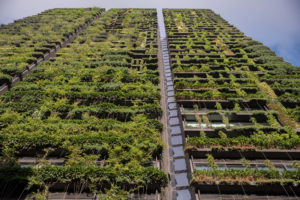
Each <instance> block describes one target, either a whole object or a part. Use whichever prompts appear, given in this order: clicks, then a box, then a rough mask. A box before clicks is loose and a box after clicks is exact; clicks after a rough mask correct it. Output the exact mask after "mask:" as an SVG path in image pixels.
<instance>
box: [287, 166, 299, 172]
mask: <svg viewBox="0 0 300 200" xmlns="http://www.w3.org/2000/svg"><path fill="white" fill-rule="evenodd" d="M285 168H286V170H291V171H296V170H297V169H296V168H295V167H293V166H292V165H286V166H285Z"/></svg>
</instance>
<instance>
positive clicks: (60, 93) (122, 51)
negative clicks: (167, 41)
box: [0, 9, 167, 195]
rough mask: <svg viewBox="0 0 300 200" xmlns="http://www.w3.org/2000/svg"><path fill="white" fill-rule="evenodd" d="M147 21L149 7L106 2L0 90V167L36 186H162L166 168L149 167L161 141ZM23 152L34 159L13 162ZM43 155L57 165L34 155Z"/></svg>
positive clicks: (150, 21)
mask: <svg viewBox="0 0 300 200" xmlns="http://www.w3.org/2000/svg"><path fill="white" fill-rule="evenodd" d="M116 21H119V22H120V23H121V25H118V24H114V23H115V22H116ZM156 23H157V20H156V11H155V10H154V9H111V10H109V11H108V12H105V13H104V14H103V15H102V16H101V17H100V18H99V19H97V20H95V21H94V22H93V23H92V25H91V26H89V27H88V28H87V30H86V31H84V32H83V33H82V34H80V36H79V37H77V39H76V40H75V41H74V43H72V44H71V45H70V46H68V47H66V48H63V49H61V50H60V51H59V53H58V54H57V57H55V58H54V59H52V60H51V61H47V62H43V63H41V64H40V65H39V66H38V67H37V68H36V69H35V70H34V71H33V73H31V74H29V75H28V76H27V77H26V78H24V79H23V80H22V81H20V82H18V83H17V84H16V86H15V87H13V88H12V90H11V91H8V92H6V93H4V94H3V95H2V96H1V106H0V149H1V157H0V159H1V161H2V164H1V165H3V168H1V169H0V173H2V170H5V169H7V168H8V167H11V166H13V168H11V169H12V171H11V172H10V175H11V177H12V179H22V180H25V181H26V182H27V183H28V189H29V188H31V189H33V190H34V189H36V188H39V189H40V190H41V191H36V192H37V193H36V194H37V195H47V191H48V188H49V187H50V188H51V185H53V183H78V184H82V186H83V187H84V188H86V189H89V190H90V191H92V192H94V193H99V191H106V190H107V191H110V190H111V189H112V188H114V187H117V188H119V189H120V190H121V191H119V192H120V193H123V192H124V191H123V190H130V192H135V191H137V190H140V189H143V191H147V190H151V191H150V192H154V191H155V190H156V189H160V187H164V186H165V185H166V183H167V176H166V174H165V173H164V172H163V171H162V170H160V169H156V168H154V167H149V165H152V162H153V160H155V159H156V158H160V157H161V153H162V149H163V142H162V139H161V131H162V124H161V123H160V121H159V119H160V117H161V114H162V110H161V108H160V89H159V87H158V83H159V73H158V71H157V55H155V54H154V55H153V54H150V53H153V51H148V50H149V49H150V48H151V49H154V50H157V41H156V37H155V35H156V34H157V33H156V32H157V24H156ZM141 30H143V32H144V33H143V34H138V33H139V32H141ZM145 30H146V31H145ZM136 35H138V37H136ZM146 52H147V53H146ZM24 155H29V156H34V157H37V159H38V161H40V162H38V163H42V164H38V165H37V166H32V167H31V168H29V169H24V171H23V172H22V170H23V169H19V168H18V167H16V166H18V162H17V159H18V157H20V156H24ZM51 156H58V157H63V158H65V162H64V166H52V165H51V163H47V162H42V161H43V159H45V160H47V159H48V158H49V157H51ZM99 161H101V163H103V164H102V165H103V166H98V165H97V164H96V163H99ZM14 170H15V171H14ZM20 170H21V172H20V173H21V174H23V175H20V173H19V171H20ZM5 173H6V172H5V171H3V173H2V175H5ZM18 173H19V174H18ZM2 180H4V178H3V179H2ZM111 192H112V191H111ZM124 193H126V192H124Z"/></svg>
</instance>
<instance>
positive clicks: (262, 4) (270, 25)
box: [0, 0, 300, 66]
mask: <svg viewBox="0 0 300 200" xmlns="http://www.w3.org/2000/svg"><path fill="white" fill-rule="evenodd" d="M94 6H96V7H102V8H106V9H109V8H158V9H161V8H209V9H212V10H213V11H214V12H216V13H218V14H220V15H221V16H222V17H223V18H224V19H226V20H227V21H228V22H229V23H231V24H233V25H234V26H236V27H237V28H238V29H240V30H241V31H242V32H244V33H245V35H247V36H250V37H252V38H253V39H255V40H258V41H260V42H262V43H263V44H264V45H266V46H268V47H270V48H271V49H272V50H273V51H275V52H276V54H277V55H278V56H281V57H283V58H284V59H285V61H287V62H290V63H292V64H293V65H295V66H300V0H51V1H49V0H0V24H7V23H11V22H13V21H14V20H15V19H20V18H23V17H26V16H30V15H34V14H37V13H40V12H42V11H44V10H46V9H50V8H63V7H74V8H77V7H94Z"/></svg>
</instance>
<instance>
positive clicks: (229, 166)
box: [226, 164, 245, 170]
mask: <svg viewBox="0 0 300 200" xmlns="http://www.w3.org/2000/svg"><path fill="white" fill-rule="evenodd" d="M226 166H227V168H228V169H237V170H244V169H245V167H244V166H243V165H239V164H228V165H226Z"/></svg>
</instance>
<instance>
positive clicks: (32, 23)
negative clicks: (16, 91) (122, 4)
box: [0, 8, 103, 85]
mask: <svg viewBox="0 0 300 200" xmlns="http://www.w3.org/2000/svg"><path fill="white" fill-rule="evenodd" d="M101 12H103V9H99V8H76V9H69V8H61V9H51V10H46V11H44V12H42V13H40V14H38V15H34V16H31V17H26V18H24V19H20V20H16V21H15V22H14V23H12V24H8V25H4V26H1V28H0V38H1V39H0V56H1V60H0V65H1V67H0V85H2V84H3V83H6V84H10V83H11V77H14V76H18V75H19V74H20V73H22V72H23V71H24V70H25V69H27V68H28V66H29V65H30V64H32V63H35V62H36V61H37V59H38V58H43V56H44V54H45V53H47V52H50V50H51V49H53V48H55V47H56V45H60V44H62V42H63V41H65V40H66V39H67V38H68V37H69V36H70V35H72V34H74V33H75V31H77V30H78V29H79V28H80V27H82V26H83V25H85V23H87V22H90V21H91V20H92V18H94V17H95V16H96V15H98V14H100V13H101Z"/></svg>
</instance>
